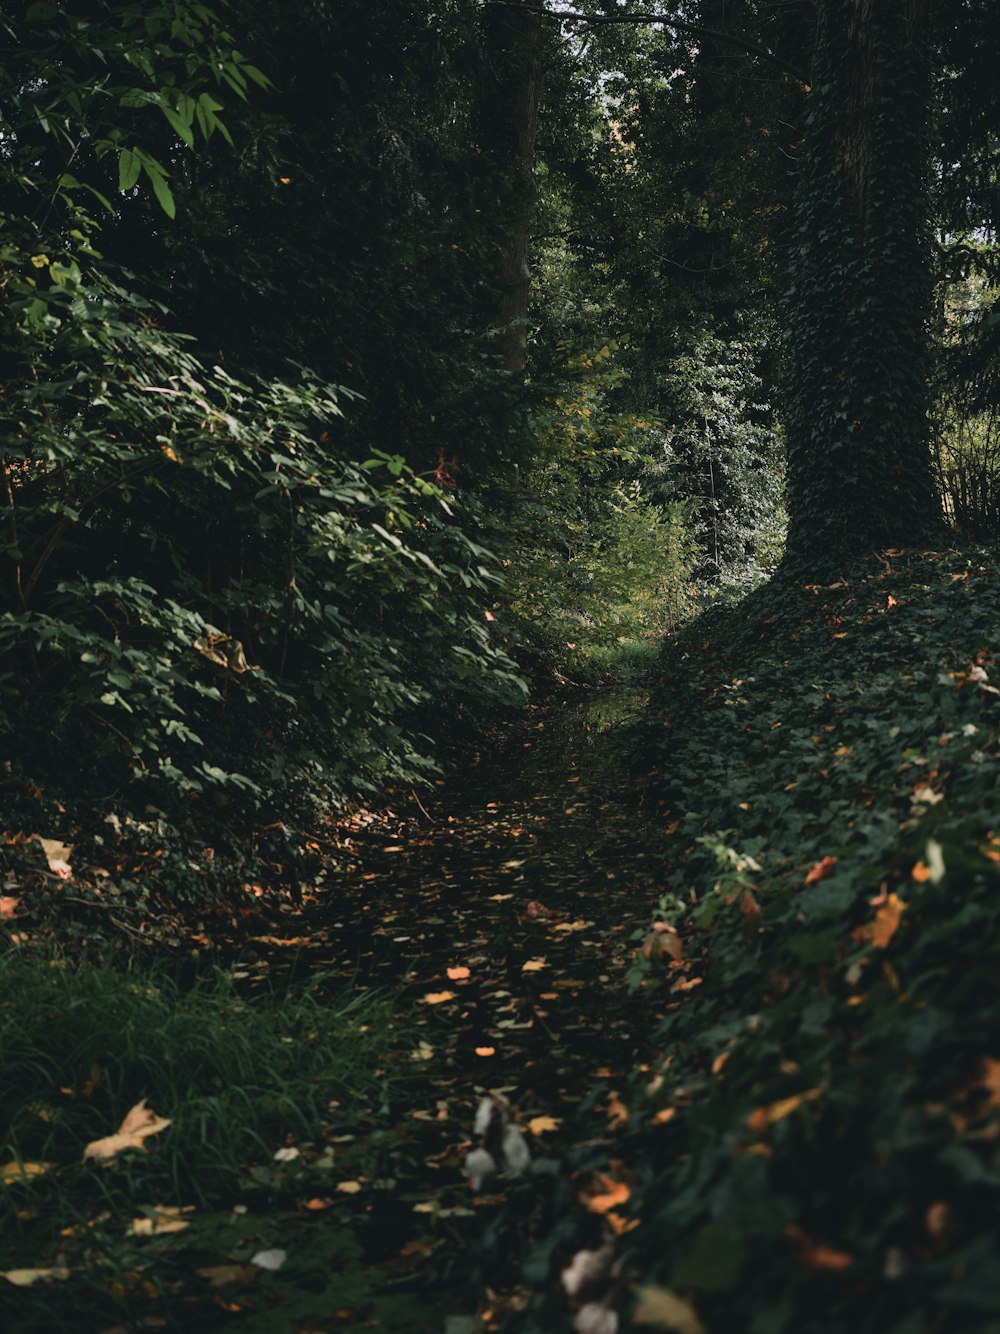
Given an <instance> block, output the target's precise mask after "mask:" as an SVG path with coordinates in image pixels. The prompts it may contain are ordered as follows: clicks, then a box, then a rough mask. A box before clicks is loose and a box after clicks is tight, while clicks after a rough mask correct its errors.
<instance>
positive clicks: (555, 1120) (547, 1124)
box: [528, 1116, 562, 1135]
mask: <svg viewBox="0 0 1000 1334" xmlns="http://www.w3.org/2000/svg"><path fill="white" fill-rule="evenodd" d="M561 1125H562V1120H561V1118H560V1117H558V1116H533V1117H532V1118H531V1120H530V1121H529V1122H528V1129H529V1130H530V1131H531V1133H532V1134H533V1135H544V1134H545V1132H546V1131H547V1130H558V1129H559V1127H560V1126H561Z"/></svg>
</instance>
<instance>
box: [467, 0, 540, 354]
mask: <svg viewBox="0 0 1000 1334" xmlns="http://www.w3.org/2000/svg"><path fill="white" fill-rule="evenodd" d="M541 15H542V3H541V0H513V2H512V0H492V2H491V3H490V4H488V5H487V7H486V11H485V14H484V19H483V26H484V40H485V52H484V67H485V69H484V79H483V87H482V94H481V102H480V122H479V146H480V151H481V153H482V155H483V160H484V167H485V170H486V173H487V179H488V181H489V189H488V194H489V201H488V208H489V212H490V215H491V216H490V218H489V223H490V225H491V230H492V231H493V233H494V236H495V239H496V244H495V252H496V270H495V275H494V282H493V284H492V285H493V287H494V289H495V291H496V293H497V298H496V308H495V310H494V312H493V315H492V319H491V324H492V326H493V327H494V328H496V329H498V330H499V331H500V337H501V349H500V364H501V365H502V366H503V368H504V370H507V371H510V372H512V373H514V374H520V373H521V372H523V370H524V367H525V363H526V360H527V349H528V331H527V316H528V294H529V289H530V286H531V273H530V269H529V259H530V250H531V219H532V211H533V206H534V201H535V130H536V126H537V124H538V99H539V93H540V91H541V84H542V61H541Z"/></svg>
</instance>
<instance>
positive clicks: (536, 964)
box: [521, 959, 548, 973]
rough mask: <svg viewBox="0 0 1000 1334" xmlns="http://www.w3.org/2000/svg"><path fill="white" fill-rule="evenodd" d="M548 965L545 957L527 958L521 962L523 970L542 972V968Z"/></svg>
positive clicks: (526, 971)
mask: <svg viewBox="0 0 1000 1334" xmlns="http://www.w3.org/2000/svg"><path fill="white" fill-rule="evenodd" d="M547 966H548V965H547V964H546V962H545V960H544V959H526V960H525V962H524V963H522V964H521V972H522V973H540V972H541V970H542V969H543V968H546V967H547Z"/></svg>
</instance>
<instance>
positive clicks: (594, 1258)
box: [560, 1242, 615, 1297]
mask: <svg viewBox="0 0 1000 1334" xmlns="http://www.w3.org/2000/svg"><path fill="white" fill-rule="evenodd" d="M614 1253H615V1252H614V1247H613V1246H612V1245H611V1243H610V1242H605V1243H604V1245H603V1246H602V1247H601V1248H600V1249H599V1250H596V1251H588V1250H583V1251H577V1253H576V1255H574V1256H573V1258H572V1260H570V1262H569V1264H568V1265H567V1266H566V1268H565V1269H564V1270H563V1271H562V1274H561V1276H560V1277H561V1279H562V1285H563V1288H564V1290H565V1292H566V1295H567V1296H568V1297H578V1296H579V1295H580V1293H581V1292H582V1291H583V1289H584V1288H586V1287H588V1286H589V1285H590V1284H592V1283H597V1282H598V1281H599V1280H600V1279H602V1278H603V1277H604V1274H605V1271H606V1270H607V1269H608V1267H609V1265H610V1264H611V1261H612V1260H613V1259H614Z"/></svg>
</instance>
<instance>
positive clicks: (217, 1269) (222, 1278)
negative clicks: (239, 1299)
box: [194, 1265, 257, 1288]
mask: <svg viewBox="0 0 1000 1334" xmlns="http://www.w3.org/2000/svg"><path fill="white" fill-rule="evenodd" d="M194 1272H195V1273H196V1274H197V1275H198V1277H199V1278H203V1279H204V1280H205V1282H206V1283H207V1284H208V1285H209V1287H212V1288H221V1287H223V1286H224V1285H225V1284H227V1283H244V1284H245V1283H251V1282H253V1280H254V1279H255V1278H256V1277H257V1268H256V1267H255V1266H254V1265H205V1266H204V1267H203V1268H201V1269H196V1270H195V1271H194Z"/></svg>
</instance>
